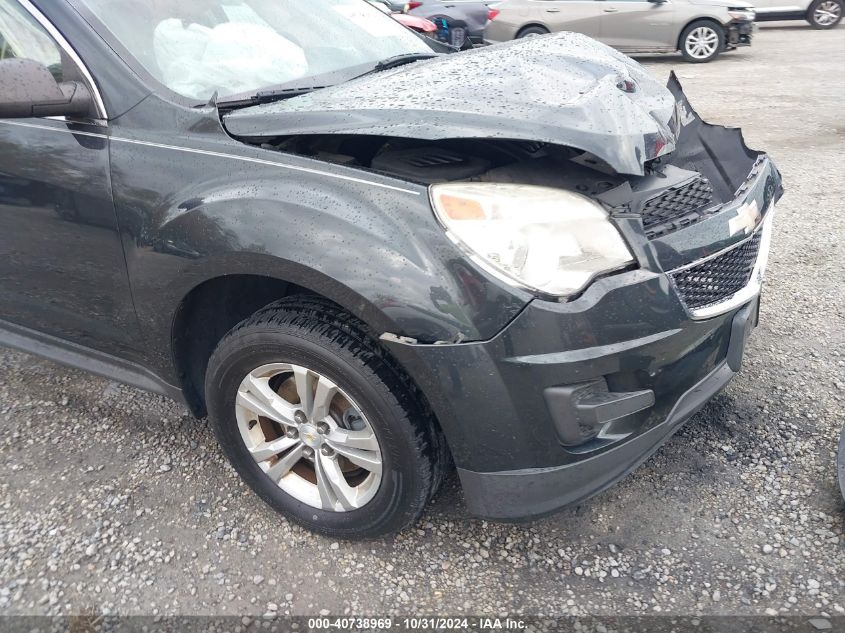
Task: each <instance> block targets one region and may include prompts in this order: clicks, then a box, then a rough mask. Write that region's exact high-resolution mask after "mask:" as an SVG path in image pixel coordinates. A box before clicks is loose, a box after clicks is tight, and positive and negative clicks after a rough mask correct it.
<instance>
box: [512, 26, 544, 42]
mask: <svg viewBox="0 0 845 633" xmlns="http://www.w3.org/2000/svg"><path fill="white" fill-rule="evenodd" d="M548 34H549V30H548V29H547V28H545V27H542V26H527V27H525V28H524V29H522V30H521V31H520V32H519V33H517V34H516V39H518V40H521V39H522V38H523V37H537V36H538V35H548Z"/></svg>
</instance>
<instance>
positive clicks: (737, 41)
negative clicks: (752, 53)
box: [725, 20, 756, 48]
mask: <svg viewBox="0 0 845 633" xmlns="http://www.w3.org/2000/svg"><path fill="white" fill-rule="evenodd" d="M755 28H756V26H755V24H754V22H751V21H746V20H744V21H742V22H731V23H730V24H728V26H727V29H726V33H725V46H726V47H727V48H736V47H738V46H751V38H752V37H753V36H754V30H755Z"/></svg>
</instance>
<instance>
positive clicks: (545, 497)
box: [458, 362, 736, 521]
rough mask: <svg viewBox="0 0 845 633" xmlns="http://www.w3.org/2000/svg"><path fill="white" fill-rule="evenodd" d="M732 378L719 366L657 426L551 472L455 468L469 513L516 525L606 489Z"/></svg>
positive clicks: (728, 372)
mask: <svg viewBox="0 0 845 633" xmlns="http://www.w3.org/2000/svg"><path fill="white" fill-rule="evenodd" d="M735 375H736V373H735V372H734V371H733V370H732V369H731V368H730V366H729V365H728V363H727V362H723V363H721V364H720V365H719V366H718V367H717V368H716V369H715V370H713V371H712V372H711V373H710V374H708V375H707V376H706V377H705V378H704V379H703V380H702V381H700V382H699V383H698V384H697V385H695V386H694V387H693V388H692V389H690V390H689V391H687V392H686V393H685V394H684V395H683V396H682V397H681V398H680V399H679V400H678V402H677V403H676V404H675V407H674V408H673V409H672V412H671V413H670V414H669V416H668V418H667V419H666V421H665V422H663V423H662V424H660V425H658V426H656V427H654V428H653V429H651V430H649V431H646V432H645V433H643V434H642V435H639V436H638V437H635V438H633V439H632V440H630V441H628V442H625V443H624V444H621V445H620V446H618V447H616V448H613V449H610V450H608V451H606V452H603V453H601V454H599V455H596V456H595V457H590V458H588V459H585V460H582V461H580V462H576V463H574V464H568V465H565V466H560V467H556V468H537V469H525V470H517V471H504V472H493V473H477V472H473V471H469V470H464V469H462V468H458V474H459V475H460V478H461V484H462V486H463V489H464V497H465V499H466V504H467V507H468V508H469V510H470V512H472V513H473V514H476V515H478V516H481V517H483V518H489V519H495V520H500V521H501V520H504V521H516V520H521V519H532V518H537V517H541V516H544V515H547V514H551V513H553V512H555V511H556V510H558V509H560V508H562V507H564V506H566V505H569V504H572V503H577V502H579V501H583V500H585V499H587V498H589V497H592V496H593V495H596V494H598V493H599V492H602V491H603V490H605V489H607V488H609V487H610V486H612V485H613V484H614V483H616V482H617V481H619V480H620V479H622V478H623V477H625V476H626V475H627V474H628V473H630V472H631V471H633V470H634V469H635V468H637V466H639V465H640V464H642V463H643V462H644V461H645V460H646V459H648V458H649V457H650V456H651V455H652V454H653V453H654V452H655V451H656V450H657V449H658V448H660V446H661V445H662V444H663V443H664V442H665V441H666V440H668V439H669V438H670V437H671V436H672V435H673V434H674V433H675V432H676V431H677V430H678V429H679V428H680V427H681V426H682V425H683V423H684V422H685V421H687V420H688V419H689V418H690V417H692V416H693V415H694V414H695V413H697V412H698V411H699V410H700V409H701V408H702V407H704V405H705V404H707V402H708V401H709V400H710V399H711V398H712V397H713V396H715V395H716V394H717V393H719V392H720V391H721V390H722V389H724V388H725V386H727V384H728V383H729V382H730V381H731V379H732V378H733V377H734V376H735Z"/></svg>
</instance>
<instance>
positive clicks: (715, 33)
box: [679, 20, 725, 64]
mask: <svg viewBox="0 0 845 633" xmlns="http://www.w3.org/2000/svg"><path fill="white" fill-rule="evenodd" d="M679 48H680V50H681V55H683V56H684V59H685V60H686V61H688V62H690V63H692V64H704V63H706V62H709V61H713V60H714V59H716V57H718V56H719V53H720V52H722V50H724V48H725V30H724V29H723V28H722V27H721V26H720V25H718V24H716V23H715V22H713V21H711V20H698V21H697V22H693V23H692V24H690V25H689V26H687V28H685V29H684V31H683V33H681V39H680V42H679Z"/></svg>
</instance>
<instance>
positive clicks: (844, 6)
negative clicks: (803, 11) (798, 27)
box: [807, 0, 845, 29]
mask: <svg viewBox="0 0 845 633" xmlns="http://www.w3.org/2000/svg"><path fill="white" fill-rule="evenodd" d="M844 10H845V1H843V0H816V1H815V2H813V4H811V5H810V8H809V9H808V10H807V21H808V22H809V23H810V26H812V27H813V28H814V29H832V28H833V27H834V26H836V25H837V24H839V23H840V22H841V21H842V14H843V12H845V11H844Z"/></svg>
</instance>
